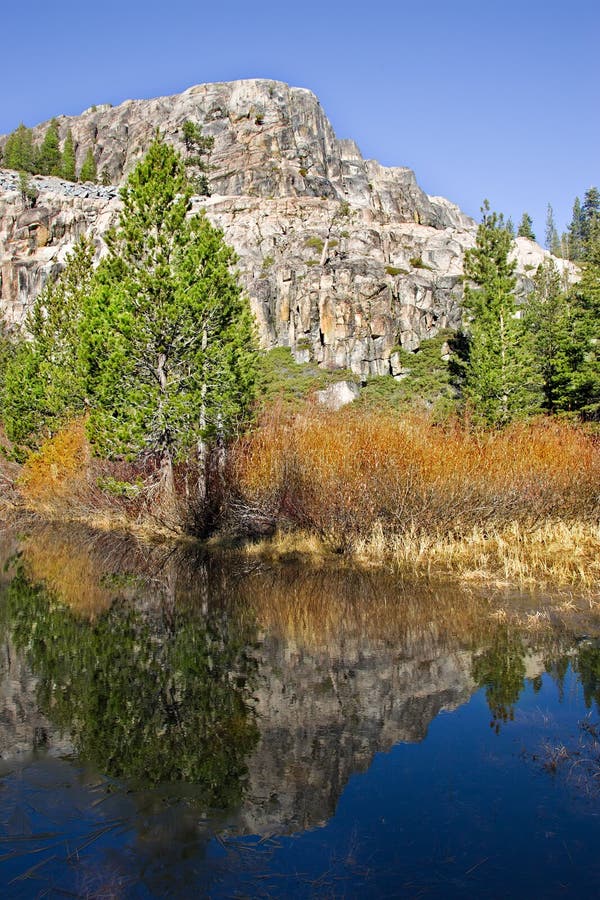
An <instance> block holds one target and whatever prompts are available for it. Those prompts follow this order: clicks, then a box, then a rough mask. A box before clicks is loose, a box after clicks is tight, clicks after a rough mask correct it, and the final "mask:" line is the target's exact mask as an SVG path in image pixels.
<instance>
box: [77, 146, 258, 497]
mask: <svg viewBox="0 0 600 900" xmlns="http://www.w3.org/2000/svg"><path fill="white" fill-rule="evenodd" d="M190 196H191V187H190V185H189V181H188V178H187V176H186V172H185V165H184V163H183V160H182V159H181V157H180V156H179V155H178V154H177V153H176V151H175V150H173V148H172V147H170V146H169V145H168V144H166V143H165V141H164V140H163V139H162V138H161V137H160V136H157V138H156V139H155V141H154V142H153V144H152V145H151V147H150V149H149V151H148V154H147V156H146V157H145V158H144V160H143V161H142V162H141V163H140V164H139V165H138V166H137V168H136V169H135V170H134V171H133V172H132V174H131V175H130V177H129V179H128V182H127V184H126V186H125V187H124V188H123V190H122V191H121V198H122V201H123V210H122V212H121V215H120V219H119V224H118V226H117V228H116V230H114V231H113V232H112V233H110V234H109V235H108V244H109V255H108V257H107V259H106V261H105V262H104V264H103V265H101V268H100V270H99V273H98V287H97V289H96V290H95V291H94V292H93V293H92V298H91V303H90V307H89V316H88V320H87V330H86V335H85V339H84V347H85V353H86V355H87V359H88V363H89V389H90V393H91V396H92V412H91V416H90V436H91V438H92V440H93V442H94V444H95V445H96V446H97V447H98V448H99V449H100V450H101V451H102V452H104V453H106V454H108V455H112V456H119V455H123V454H124V455H129V456H136V455H138V454H151V455H153V456H155V457H156V458H157V459H158V460H159V461H160V466H161V472H162V483H163V487H164V491H165V495H166V496H167V498H171V499H172V498H173V494H174V473H173V464H174V462H175V461H176V460H178V459H183V458H186V457H188V456H189V454H190V453H191V452H192V451H195V452H196V454H197V462H198V468H199V480H198V488H199V493H200V498H201V499H204V498H205V496H206V479H205V476H206V454H207V448H208V444H209V443H210V441H211V440H213V441H214V440H219V441H222V440H224V439H225V438H226V437H227V435H228V434H229V433H230V432H231V430H232V429H233V428H234V427H235V425H236V422H237V421H238V420H239V419H240V417H241V416H242V415H243V413H244V412H245V410H246V409H247V407H248V404H249V402H250V399H251V398H252V396H253V389H254V383H255V380H256V372H257V368H256V367H257V350H256V346H255V338H254V330H253V323H252V318H251V314H250V310H249V305H248V302H247V300H246V299H245V298H244V297H243V296H242V293H241V289H240V287H239V285H238V283H237V280H236V278H235V276H234V274H233V273H232V271H231V266H232V264H233V262H234V260H235V257H234V253H233V251H232V250H231V248H229V247H228V246H227V245H226V244H225V243H224V242H223V236H222V233H221V232H220V231H218V230H217V229H215V228H213V226H212V225H210V223H209V222H208V220H207V219H206V217H205V216H203V215H200V216H198V215H196V216H192V217H191V218H188V215H187V214H188V210H189V207H190Z"/></svg>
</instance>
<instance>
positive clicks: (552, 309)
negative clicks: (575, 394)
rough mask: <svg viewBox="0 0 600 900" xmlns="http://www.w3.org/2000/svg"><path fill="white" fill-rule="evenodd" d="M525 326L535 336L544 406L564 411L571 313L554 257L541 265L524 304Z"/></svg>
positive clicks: (571, 349)
mask: <svg viewBox="0 0 600 900" xmlns="http://www.w3.org/2000/svg"><path fill="white" fill-rule="evenodd" d="M524 325H525V327H526V329H527V330H528V331H529V333H530V334H531V335H532V338H533V350H534V354H535V362H536V365H537V368H538V370H539V372H540V375H541V378H542V393H543V403H542V406H543V408H544V410H545V411H546V412H549V413H556V412H559V411H562V410H565V409H567V408H568V407H569V403H570V399H569V394H570V389H571V380H572V359H573V352H574V347H573V338H572V316H571V305H570V303H569V301H568V298H567V295H566V293H565V290H564V289H563V285H562V284H561V278H560V274H559V272H558V269H557V268H556V265H555V263H554V262H553V261H552V259H548V260H545V261H544V262H543V263H542V264H541V265H540V266H538V270H537V272H536V274H535V277H534V287H533V291H532V293H531V294H530V295H529V297H528V299H527V305H526V307H525V315H524Z"/></svg>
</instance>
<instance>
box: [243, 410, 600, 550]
mask: <svg viewBox="0 0 600 900" xmlns="http://www.w3.org/2000/svg"><path fill="white" fill-rule="evenodd" d="M229 476H230V483H231V485H232V489H233V491H234V492H235V493H236V494H237V496H238V497H241V498H242V499H243V502H245V503H247V504H248V505H251V506H253V507H255V508H258V509H260V510H263V511H264V512H266V513H269V514H271V515H273V516H274V517H275V518H277V519H278V520H279V521H281V522H287V523H289V524H291V525H296V526H300V527H303V528H309V529H311V530H316V531H317V532H318V533H319V534H321V535H322V536H324V537H329V538H331V539H332V540H333V541H334V542H335V543H336V544H338V545H339V546H340V547H344V546H345V545H347V543H348V542H349V541H351V540H352V539H353V538H354V537H355V536H357V535H360V534H366V533H368V532H370V531H371V530H372V528H373V526H374V525H375V524H376V523H380V524H382V525H383V527H384V528H385V529H389V530H391V531H393V532H401V531H405V530H409V529H410V530H415V529H417V530H419V529H425V530H428V531H436V532H444V533H448V532H453V533H456V534H457V535H458V534H460V533H462V532H464V531H465V530H466V529H468V528H471V527H473V525H482V526H486V525H487V524H494V525H502V524H505V523H507V522H511V521H520V522H522V523H531V524H533V523H535V522H537V521H540V520H542V519H546V518H550V517H556V518H563V519H573V520H574V519H578V520H586V521H597V520H598V499H599V484H600V454H599V451H598V447H597V446H595V445H594V443H593V441H592V439H591V438H589V437H588V436H586V435H585V434H584V433H583V432H582V431H581V430H580V429H577V428H576V427H574V426H571V425H568V424H565V423H562V422H558V421H554V420H549V419H540V420H537V421H535V422H533V423H529V424H519V425H514V426H512V427H510V428H507V429H505V430H504V431H498V432H495V431H493V432H479V431H472V430H470V429H468V428H467V427H465V426H462V425H461V424H459V423H452V424H450V425H446V426H440V425H434V424H432V422H431V421H430V420H428V419H427V418H425V417H419V416H414V415H413V416H411V415H408V416H403V417H398V416H397V415H394V414H392V413H374V412H368V411H364V410H360V409H357V408H352V407H346V408H344V409H343V410H340V411H338V412H331V411H327V410H323V409H320V408H318V407H315V406H310V405H307V406H306V407H305V408H304V409H303V410H302V411H301V412H299V413H295V414H291V413H289V412H286V411H283V410H282V409H281V408H271V409H270V410H268V411H267V412H266V413H265V415H264V417H263V419H262V421H261V422H260V423H259V424H258V426H257V427H256V428H255V429H254V431H252V432H251V433H250V434H248V435H247V436H246V437H245V438H243V439H242V440H240V441H239V443H238V444H237V446H236V447H235V448H234V450H233V453H232V455H231V459H230V472H229Z"/></svg>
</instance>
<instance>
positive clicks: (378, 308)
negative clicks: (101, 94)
mask: <svg viewBox="0 0 600 900" xmlns="http://www.w3.org/2000/svg"><path fill="white" fill-rule="evenodd" d="M185 122H192V123H194V124H196V125H198V126H200V127H201V129H202V133H203V135H205V136H206V137H209V138H212V139H213V142H214V143H213V146H212V149H211V151H210V155H209V156H208V157H207V159H208V171H207V173H206V174H207V179H208V188H209V191H210V197H198V198H197V200H196V207H204V208H206V211H207V214H208V216H209V218H210V219H211V220H212V221H213V222H215V223H216V224H218V225H219V226H220V227H222V228H223V230H224V232H225V236H226V239H227V240H228V242H229V243H230V244H232V245H233V247H234V248H235V250H236V251H237V253H238V256H239V269H240V276H241V279H242V281H243V283H244V286H245V288H246V290H247V291H248V294H249V296H250V299H251V301H252V305H253V309H254V312H255V314H256V317H257V320H258V324H259V330H260V334H261V338H262V341H263V344H264V345H265V346H266V347H272V346H277V345H284V346H290V347H291V348H292V349H293V350H294V352H295V354H296V357H297V359H299V360H303V359H315V360H317V361H318V362H319V363H321V364H322V365H325V366H327V367H332V368H335V367H347V368H351V369H352V370H353V371H354V372H356V373H357V374H358V375H360V376H361V377H365V376H366V375H368V374H387V373H391V374H395V373H394V368H393V362H392V356H393V350H394V348H395V347H396V346H398V345H401V346H402V347H404V348H405V349H408V350H414V349H416V348H417V347H418V346H419V343H420V341H421V340H422V339H423V338H426V337H431V336H433V335H435V334H436V333H437V332H438V331H439V330H440V329H442V328H446V327H456V326H458V325H459V323H460V300H461V296H462V284H461V276H462V257H463V253H464V250H465V249H466V248H467V247H469V246H472V244H473V241H474V235H475V230H476V226H475V223H474V221H473V220H472V219H470V218H469V217H468V216H466V215H464V214H463V213H462V212H461V211H460V209H459V208H458V207H457V206H455V205H454V204H452V203H450V202H449V201H448V200H445V199H444V198H439V197H430V196H428V195H427V194H426V193H425V192H424V191H423V190H421V188H420V187H419V186H418V184H417V180H416V178H415V175H414V173H413V172H412V171H411V170H410V169H408V168H404V167H398V168H395V167H394V168H389V167H384V166H382V165H380V164H379V163H377V162H376V161H374V160H365V159H363V157H362V155H361V153H360V151H359V149H358V147H357V146H356V144H355V143H354V141H352V140H347V139H346V140H339V139H338V138H337V137H336V135H335V133H334V130H333V128H332V126H331V124H330V122H329V120H328V119H327V116H326V115H325V113H324V111H323V109H322V107H321V105H320V103H319V101H318V100H317V98H316V97H315V95H314V94H313V93H312V92H311V91H309V90H307V89H305V88H295V87H290V86H288V85H287V84H284V83H282V82H278V81H269V80H265V79H249V80H242V81H233V82H222V83H216V84H201V85H196V86H194V87H191V88H188V90H186V91H184V92H183V93H181V94H176V95H173V96H170V97H158V98H155V99H152V100H127V101H125V102H124V103H122V104H120V105H119V106H117V107H111V106H109V105H108V104H102V105H99V106H92V107H90V108H88V109H87V110H85V112H83V113H82V114H81V115H80V116H70V117H67V116H60V117H58V124H59V134H60V139H61V141H62V140H64V138H65V137H66V134H67V131H68V129H71V132H72V134H73V139H74V144H75V150H76V162H77V168H78V169H79V168H80V167H81V164H82V162H83V159H84V158H85V156H86V154H87V153H88V151H89V149H91V150H92V152H93V154H94V158H95V161H96V165H97V169H98V173H99V174H101V175H102V176H103V180H104V181H106V182H110V184H109V185H108V184H107V185H106V186H105V187H102V186H100V185H87V184H86V185H80V184H72V183H69V182H64V181H61V180H60V179H55V178H49V177H45V178H41V177H39V176H36V177H34V178H32V183H33V184H34V185H35V187H36V189H37V190H38V192H39V196H38V199H37V202H36V205H35V208H34V209H24V208H23V201H22V199H21V196H20V192H19V190H18V178H17V176H16V174H15V173H10V172H8V171H4V172H2V171H0V265H1V273H2V282H1V293H0V310H1V311H2V312H3V314H4V315H5V317H6V318H7V319H9V320H10V321H20V320H21V319H22V317H23V315H24V312H25V310H26V309H27V307H28V306H29V305H30V304H31V302H32V300H33V299H34V297H35V296H36V295H37V293H38V292H39V290H40V289H41V287H42V285H43V284H44V283H45V281H46V280H47V279H48V278H49V277H53V276H54V275H55V274H56V272H57V271H58V270H59V269H60V266H61V265H62V262H63V260H64V257H65V255H66V253H67V252H68V250H69V248H70V247H71V246H72V244H73V242H74V241H75V240H76V238H77V237H78V236H79V235H80V234H82V233H88V234H92V235H93V236H94V237H95V239H96V240H97V243H98V248H99V253H101V252H102V250H103V242H102V235H103V233H104V231H105V230H106V228H107V227H108V226H109V225H110V224H111V223H112V222H114V220H115V218H116V215H117V212H118V205H119V201H118V190H117V188H118V184H119V183H120V182H122V181H123V179H124V178H125V177H126V176H127V174H128V173H129V172H130V171H131V170H132V169H133V168H134V167H135V165H136V164H137V163H138V162H139V160H140V159H141V158H142V157H143V155H144V153H145V152H146V150H147V148H148V146H149V144H150V142H151V141H152V139H153V136H154V134H155V133H156V129H157V128H158V129H160V130H161V132H163V133H164V135H165V137H166V139H167V140H168V141H169V142H171V143H173V144H174V145H175V146H177V147H178V148H179V149H180V150H182V152H183V151H184V149H185V148H184V139H183V126H184V123H185ZM47 125H48V123H42V124H40V125H38V126H37V127H36V128H35V129H34V138H35V139H36V140H37V141H41V139H42V136H43V134H44V132H45V130H46V128H47ZM5 141H6V137H4V138H0V146H2V145H3V143H5ZM527 243H528V244H530V243H531V242H527ZM533 247H534V248H535V250H532V249H531V247H527V248H526V249H527V254H528V257H531V255H532V253H533V255H534V256H536V258H537V257H539V259H541V258H543V255H544V251H542V250H541V248H538V247H537V245H533ZM520 252H521V251H520V250H519V249H517V255H518V257H519V254H520ZM519 258H520V257H519ZM532 266H533V263H532V262H531V261H530V260H529V261H528V262H527V264H523V265H522V266H521V274H522V275H523V277H524V278H527V277H528V272H530V271H532V268H531V267H532Z"/></svg>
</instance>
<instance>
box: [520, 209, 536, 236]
mask: <svg viewBox="0 0 600 900" xmlns="http://www.w3.org/2000/svg"><path fill="white" fill-rule="evenodd" d="M517 237H524V238H529V240H530V241H535V234H534V233H533V219H532V218H531V216H530V215H529V213H526V212H524V213H523V215H522V216H521V221H520V223H519V230H518V231H517Z"/></svg>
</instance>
